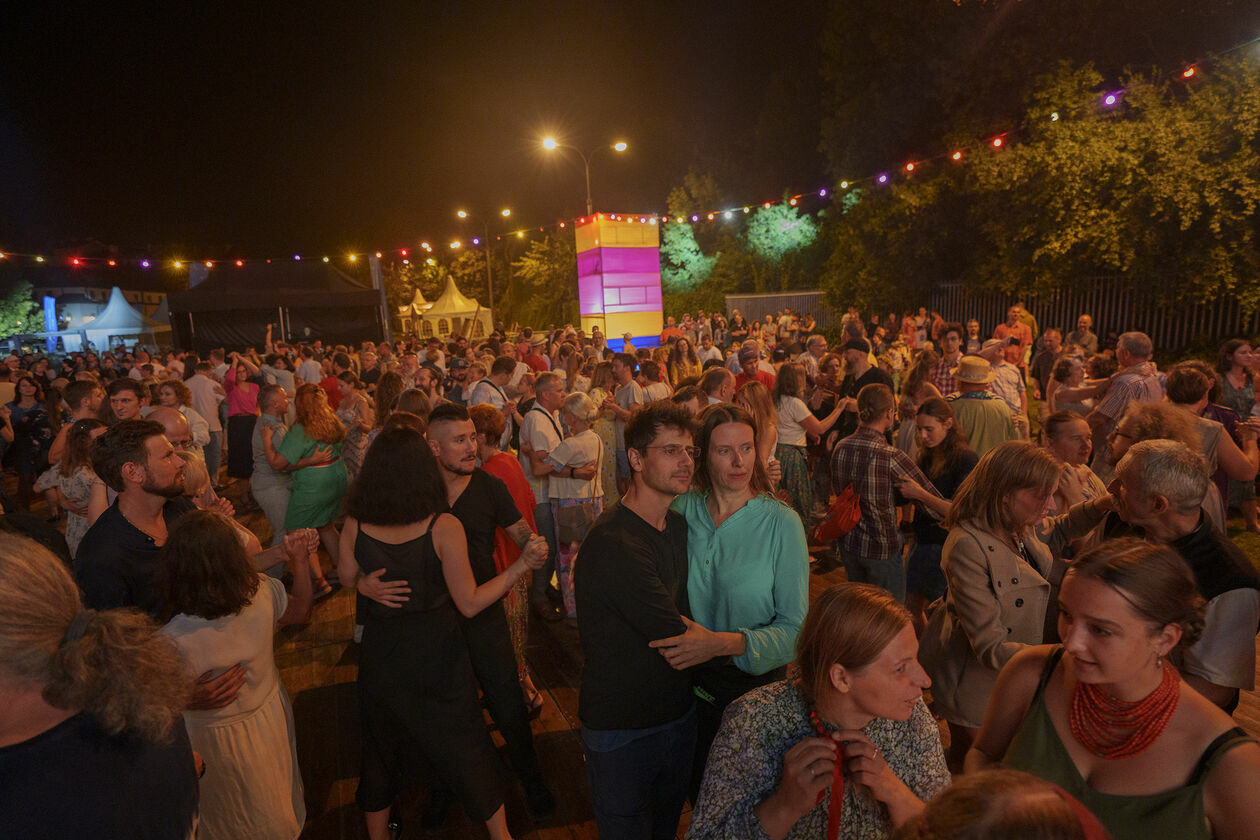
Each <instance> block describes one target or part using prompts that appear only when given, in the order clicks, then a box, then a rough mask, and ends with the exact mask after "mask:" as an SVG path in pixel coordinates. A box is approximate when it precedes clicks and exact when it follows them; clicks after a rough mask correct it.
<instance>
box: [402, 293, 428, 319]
mask: <svg viewBox="0 0 1260 840" xmlns="http://www.w3.org/2000/svg"><path fill="white" fill-rule="evenodd" d="M431 306H433V304H431V303H429V302H428V301H427V300H425V299H424V295H423V294H422V293H421V292H420V289H419V287H417V288H416V293H415V294H414V295H413V296H412V298H411V303H404V304H403V305H402V306H400V307H398V314H399V315H402V316H404V317H405V316H408V315H413V316H414V315H423V314H424V313H425V312H428V311H429V307H431Z"/></svg>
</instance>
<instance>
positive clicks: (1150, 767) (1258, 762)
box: [966, 539, 1260, 840]
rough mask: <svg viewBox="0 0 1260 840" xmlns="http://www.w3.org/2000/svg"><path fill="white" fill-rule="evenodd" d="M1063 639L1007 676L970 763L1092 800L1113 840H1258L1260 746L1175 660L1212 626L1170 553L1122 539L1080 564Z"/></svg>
mask: <svg viewBox="0 0 1260 840" xmlns="http://www.w3.org/2000/svg"><path fill="white" fill-rule="evenodd" d="M1059 605H1060V611H1059V634H1060V636H1061V637H1062V638H1063V645H1062V646H1057V645H1056V646H1048V645H1046V646H1039V647H1034V648H1029V649H1026V650H1024V651H1021V652H1020V653H1018V654H1016V655H1015V656H1014V657H1012V659H1011V660H1010V662H1008V663H1007V665H1006V667H1005V668H1004V669H1003V670H1002V674H1001V676H1000V677H999V678H998V682H997V685H996V686H995V688H994V691H993V696H992V698H991V700H990V702H989V708H988V713H987V714H986V716H985V720H984V725H983V727H982V728H981V730H980V735H979V737H978V738H977V739H976V742H975V745H974V746H973V747H972V749H971V751H970V752H969V753H968V754H967V763H966V767H967V771H968V772H972V771H975V770H979V769H981V768H983V767H985V766H986V765H989V764H991V763H994V762H996V761H999V760H1000V761H1001V762H1002V763H1003V764H1005V765H1006V766H1008V767H1013V768H1015V769H1019V770H1025V771H1027V772H1029V773H1032V774H1034V775H1036V776H1040V777H1041V778H1043V779H1045V780H1047V781H1049V782H1053V783H1054V784H1057V785H1059V786H1060V787H1062V788H1064V789H1065V790H1067V792H1068V793H1070V794H1072V795H1073V796H1075V797H1076V798H1077V799H1079V800H1080V801H1081V802H1082V803H1084V804H1085V806H1086V807H1087V808H1089V809H1090V810H1091V811H1092V812H1093V813H1094V814H1095V815H1096V816H1097V817H1098V818H1099V819H1100V820H1101V821H1102V823H1103V825H1104V826H1105V827H1106V828H1107V830H1108V831H1110V832H1111V834H1112V836H1113V837H1114V838H1115V840H1127V839H1128V838H1142V840H1149V838H1154V837H1176V838H1178V840H1192V838H1210V837H1217V838H1243V837H1255V836H1256V827H1257V826H1258V825H1260V797H1257V796H1255V790H1256V789H1257V787H1258V786H1260V746H1257V744H1256V742H1255V741H1254V740H1253V739H1252V738H1250V737H1248V736H1247V735H1246V733H1244V732H1243V731H1242V730H1241V729H1238V728H1237V727H1235V726H1234V725H1233V720H1232V719H1230V717H1229V716H1228V715H1226V714H1225V713H1224V712H1222V711H1221V710H1220V709H1219V708H1217V707H1216V706H1215V705H1214V704H1213V703H1211V702H1210V701H1208V700H1207V699H1206V698H1204V697H1203V696H1202V695H1200V694H1199V693H1198V692H1196V691H1195V690H1194V689H1192V688H1191V687H1190V686H1189V685H1187V684H1186V683H1184V682H1183V681H1182V680H1181V677H1180V675H1178V673H1177V671H1176V669H1174V668H1173V666H1172V665H1171V664H1170V663H1169V662H1168V661H1167V657H1168V654H1169V652H1171V651H1172V649H1173V648H1175V647H1176V646H1177V645H1178V643H1180V642H1183V641H1184V642H1186V643H1191V642H1193V641H1194V639H1195V638H1196V637H1197V636H1198V633H1199V631H1200V630H1201V629H1202V627H1203V600H1202V598H1201V597H1199V595H1198V592H1197V590H1196V589H1195V585H1194V577H1193V575H1192V573H1191V572H1190V569H1189V567H1188V566H1186V564H1185V562H1184V561H1183V560H1182V559H1181V558H1180V557H1179V556H1178V555H1177V554H1176V552H1174V551H1173V550H1172V549H1170V548H1168V547H1165V546H1159V545H1153V544H1150V543H1145V542H1142V541H1140V540H1136V539H1121V540H1112V541H1110V542H1107V543H1104V544H1103V545H1101V546H1099V547H1098V548H1095V549H1094V550H1092V551H1090V552H1087V553H1086V554H1085V555H1083V556H1082V557H1080V558H1079V559H1077V560H1076V561H1074V562H1073V564H1072V565H1071V567H1070V568H1069V570H1068V573H1067V575H1066V576H1065V577H1064V579H1063V586H1062V589H1061V590H1060V593H1059Z"/></svg>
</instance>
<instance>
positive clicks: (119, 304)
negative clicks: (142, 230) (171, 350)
mask: <svg viewBox="0 0 1260 840" xmlns="http://www.w3.org/2000/svg"><path fill="white" fill-rule="evenodd" d="M170 333H171V325H170V324H169V323H163V322H162V321H158V320H155V319H153V318H147V317H145V316H144V315H141V314H140V313H139V312H137V311H136V309H135V308H134V307H133V306H132V305H131V304H130V303H128V302H127V298H125V297H123V293H122V289H120V288H118V287H117V286H114V287H113V288H112V289H110V291H109V303H107V304H105V308H104V309H102V310H101V311H100V313H99V314H97V315H96V317H94V318H90V319H85V320H84V321H83V322H82V323H79V324H71V328H70V329H67V330H59V331H58V332H55V333H40V334H39V335H40V336H43V337H47V336H60V337H61V338H62V341H63V343H64V346H65V349H66V350H67V351H73V350H80V349H87V348H88V347H95V348H96V349H97V350H106V349H109V348H110V347H116V346H119V345H122V344H128V345H130V344H136V343H139V344H144V345H147V346H149V347H154V348H156V347H157V346H158V343H159V336H160V337H161V341H162V343H170V340H171V335H170Z"/></svg>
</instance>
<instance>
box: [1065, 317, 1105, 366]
mask: <svg viewBox="0 0 1260 840" xmlns="http://www.w3.org/2000/svg"><path fill="white" fill-rule="evenodd" d="M1093 326H1094V319H1093V318H1091V317H1090V316H1089V315H1081V317H1079V318H1077V319H1076V329H1074V330H1072V332H1070V333H1068V335H1067V342H1068V344H1075V345H1076V346H1077V347H1080V348H1081V349H1082V350H1084V351H1085V355H1087V356H1092V355H1094V354H1095V353H1097V352H1098V336H1097V335H1095V334H1094V330H1093Z"/></svg>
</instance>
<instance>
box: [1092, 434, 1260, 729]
mask: <svg viewBox="0 0 1260 840" xmlns="http://www.w3.org/2000/svg"><path fill="white" fill-rule="evenodd" d="M1207 486H1208V474H1207V465H1206V464H1205V463H1204V461H1203V459H1202V458H1201V457H1200V456H1199V455H1197V454H1195V453H1194V452H1191V451H1190V450H1189V449H1188V448H1187V447H1186V445H1185V444H1183V443H1181V442H1179V441H1172V440H1147V441H1142V442H1141V443H1135V444H1133V446H1131V447H1129V451H1128V452H1126V453H1125V454H1124V456H1123V457H1122V458H1121V459H1120V463H1119V464H1118V465H1117V466H1116V478H1115V481H1114V482H1112V485H1111V490H1112V493H1113V494H1114V495H1115V506H1116V512H1117V514H1118V515H1119V518H1120V519H1122V520H1124V522H1126V523H1128V525H1130V526H1132V527H1133V528H1135V529H1137V530H1138V532H1139V533H1140V534H1141V536H1143V537H1144V538H1145V539H1147V540H1150V541H1157V542H1163V543H1166V544H1168V545H1169V546H1171V547H1172V548H1174V549H1175V550H1176V551H1177V553H1178V554H1180V555H1181V557H1182V559H1184V560H1185V561H1186V563H1187V564H1188V565H1189V566H1190V570H1191V571H1192V572H1194V578H1195V582H1196V583H1197V584H1198V587H1199V592H1200V593H1201V594H1202V595H1203V598H1204V599H1205V600H1206V601H1207V612H1206V614H1205V616H1204V628H1203V634H1202V635H1201V636H1200V637H1199V640H1198V641H1197V642H1195V643H1194V644H1193V645H1190V646H1188V647H1187V646H1185V645H1182V646H1179V647H1178V648H1177V649H1176V650H1175V651H1174V652H1173V654H1172V658H1173V660H1174V664H1175V665H1176V666H1177V669H1178V670H1179V671H1180V672H1181V676H1182V679H1184V680H1185V681H1186V682H1187V683H1189V684H1190V686H1191V687H1193V688H1194V689H1195V690H1196V691H1198V692H1199V693H1200V694H1202V695H1203V696H1204V697H1206V698H1208V699H1209V700H1211V701H1212V702H1213V703H1215V704H1216V705H1218V706H1220V707H1221V708H1223V709H1225V711H1227V712H1231V713H1232V712H1233V710H1234V709H1235V708H1236V707H1237V705H1238V694H1239V690H1240V689H1246V690H1247V691H1251V690H1252V689H1253V688H1254V687H1255V675H1256V646H1255V638H1256V632H1257V630H1260V576H1257V574H1256V570H1255V568H1254V567H1253V566H1252V565H1251V562H1250V561H1249V560H1248V559H1247V556H1246V555H1245V554H1244V553H1243V552H1242V551H1241V550H1240V549H1239V548H1238V547H1237V546H1236V545H1234V543H1233V542H1231V541H1230V540H1229V539H1228V538H1226V537H1225V536H1224V535H1222V534H1220V533H1218V532H1217V531H1216V530H1215V529H1214V528H1213V527H1212V525H1211V523H1210V522H1209V521H1208V520H1207V518H1206V517H1205V516H1204V515H1203V510H1202V504H1203V497H1204V495H1205V494H1206V493H1207ZM1112 524H1113V525H1114V523H1112ZM1108 535H1109V536H1115V535H1116V529H1115V528H1108Z"/></svg>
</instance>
